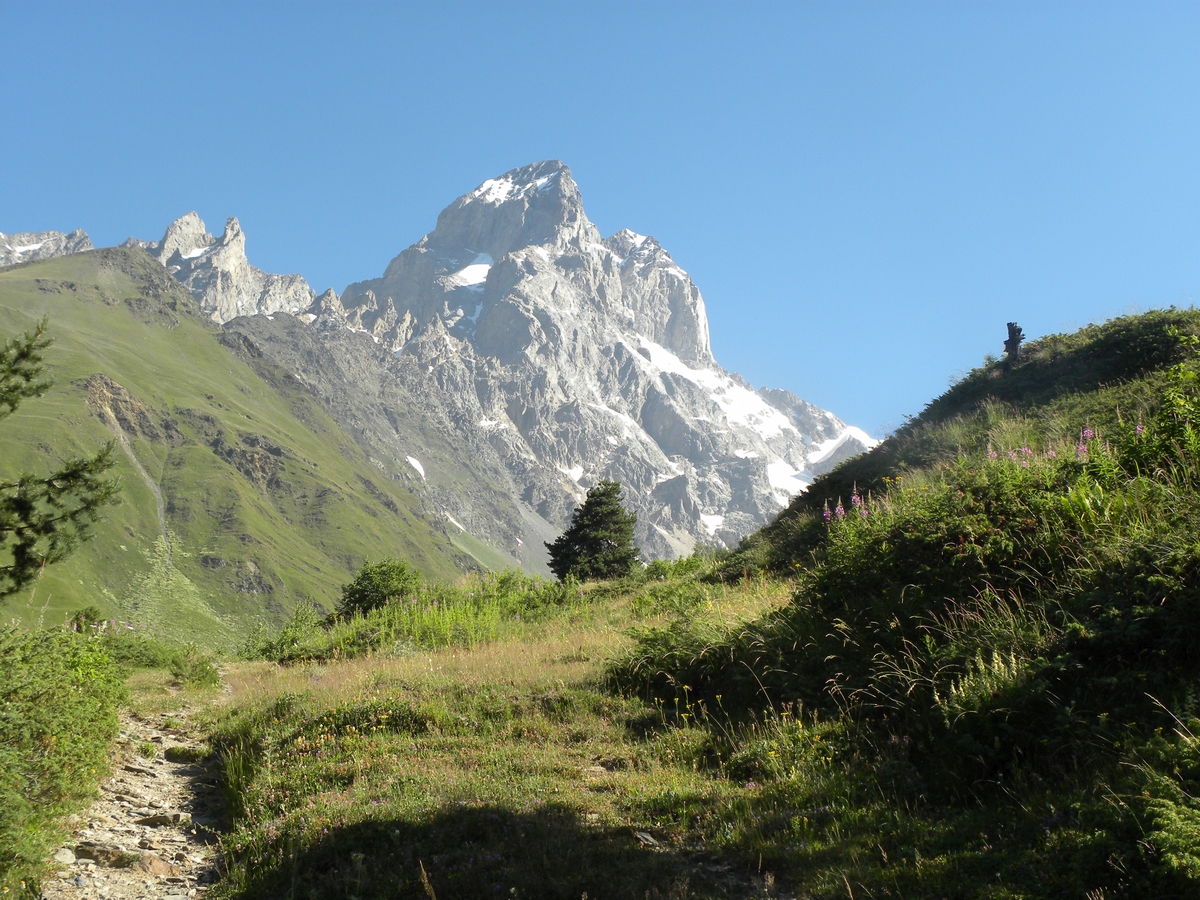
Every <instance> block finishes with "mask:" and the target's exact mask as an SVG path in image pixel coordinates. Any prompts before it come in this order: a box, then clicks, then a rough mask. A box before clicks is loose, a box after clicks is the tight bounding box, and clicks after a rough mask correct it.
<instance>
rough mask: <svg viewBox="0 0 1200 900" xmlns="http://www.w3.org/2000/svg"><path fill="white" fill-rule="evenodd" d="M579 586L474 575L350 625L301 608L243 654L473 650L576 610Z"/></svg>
mask: <svg viewBox="0 0 1200 900" xmlns="http://www.w3.org/2000/svg"><path fill="white" fill-rule="evenodd" d="M582 600H583V592H582V590H581V588H580V586H579V585H578V584H576V583H573V582H567V583H559V582H551V581H545V580H543V579H540V578H533V577H530V576H527V575H524V574H522V573H521V572H518V571H515V570H508V571H505V572H500V573H493V574H489V575H481V576H480V575H472V576H467V577H465V578H463V579H460V580H459V581H458V582H456V583H454V584H436V583H427V582H422V583H420V584H419V585H416V586H415V587H414V588H413V589H412V590H411V591H409V592H408V593H407V594H406V595H404V596H402V597H399V598H397V599H394V600H392V601H391V602H389V603H387V604H385V605H383V606H380V607H378V608H376V609H372V610H370V611H369V612H366V613H355V614H353V615H351V616H349V617H334V618H330V619H326V620H322V618H321V617H320V615H319V614H318V613H317V612H316V610H315V609H313V608H312V607H301V608H299V609H298V610H297V611H296V612H295V614H294V615H293V617H292V621H291V622H290V623H289V624H288V625H287V626H285V627H284V628H283V629H282V630H281V631H280V632H279V633H278V634H275V635H270V634H268V633H266V632H265V631H264V630H262V629H259V630H257V631H255V632H254V633H253V634H251V636H250V638H249V639H248V640H247V641H246V643H245V645H244V646H243V648H242V656H243V657H244V658H247V659H271V660H275V661H277V662H297V661H300V660H319V659H332V658H345V657H352V656H358V655H362V654H365V653H387V654H393V655H402V654H404V653H409V652H412V651H413V650H416V649H418V648H433V647H450V646H455V647H473V646H476V645H478V644H481V643H485V642H487V641H491V640H495V639H496V638H498V637H499V636H500V635H501V634H502V633H504V631H505V629H506V628H508V627H512V626H519V625H520V624H521V623H528V622H536V621H540V620H543V619H545V618H546V617H547V616H550V615H554V614H557V613H561V612H563V611H566V610H570V609H572V608H575V607H577V606H578V605H579V604H580V603H581V602H582Z"/></svg>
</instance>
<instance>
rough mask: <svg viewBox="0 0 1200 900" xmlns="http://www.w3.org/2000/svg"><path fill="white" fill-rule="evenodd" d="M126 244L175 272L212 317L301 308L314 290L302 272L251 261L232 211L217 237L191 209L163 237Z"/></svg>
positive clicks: (220, 319) (223, 319)
mask: <svg viewBox="0 0 1200 900" xmlns="http://www.w3.org/2000/svg"><path fill="white" fill-rule="evenodd" d="M122 246H125V247H135V246H136V247H141V248H142V249H143V250H145V251H146V252H147V253H149V254H150V255H151V256H153V257H154V258H155V259H157V260H158V261H159V262H160V263H162V264H163V265H164V266H166V267H167V270H168V271H169V272H170V273H171V274H172V275H174V276H175V277H176V278H177V279H178V280H179V281H180V282H181V283H182V284H183V285H184V286H185V287H186V288H187V289H188V290H189V291H190V292H191V294H192V296H193V297H195V298H196V302H197V303H199V304H200V308H201V309H202V310H203V311H204V312H205V313H207V314H208V315H209V317H210V318H212V320H213V321H214V322H219V323H221V324H224V323H225V322H228V321H229V320H230V319H234V318H237V317H238V316H253V315H271V314H273V313H277V312H286V313H292V314H295V313H298V312H300V311H302V310H304V309H306V308H307V307H308V306H310V305H311V304H312V301H313V298H314V297H315V296H316V294H315V293H314V292H313V289H312V288H310V287H309V286H308V282H307V281H305V280H304V278H303V277H302V276H300V275H272V274H270V273H268V272H264V271H263V270H262V269H258V268H255V267H254V266H252V265H250V262H249V260H248V259H247V258H246V235H245V233H244V232H243V231H242V226H241V224H240V223H239V222H238V220H237V219H236V218H234V217H232V216H231V217H230V218H229V219H228V220H226V222H225V231H224V232H223V233H222V234H221V236H220V237H219V238H216V237H213V236H212V235H211V234H209V233H208V231H207V230H206V229H205V226H204V221H203V220H202V219H201V218H200V217H199V216H198V215H197V214H196V213H195V212H194V211H193V212H189V213H187V214H186V215H183V216H180V217H179V218H178V219H176V220H175V221H174V222H172V223H171V224H170V225H169V226H167V230H166V233H165V234H164V235H163V237H162V240H160V241H140V240H138V239H137V238H132V237H131V238H129V240H127V241H126V242H125V243H124V244H123V245H122Z"/></svg>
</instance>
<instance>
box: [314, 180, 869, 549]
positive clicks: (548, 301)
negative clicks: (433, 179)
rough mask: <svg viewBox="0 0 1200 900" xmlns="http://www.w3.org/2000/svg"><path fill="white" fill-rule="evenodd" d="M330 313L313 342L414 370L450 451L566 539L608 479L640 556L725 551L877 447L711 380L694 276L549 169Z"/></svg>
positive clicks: (478, 208) (786, 403)
mask: <svg viewBox="0 0 1200 900" xmlns="http://www.w3.org/2000/svg"><path fill="white" fill-rule="evenodd" d="M341 304H342V306H343V308H344V313H341V314H340V315H337V316H335V315H333V314H332V313H331V312H330V310H331V309H332V307H331V306H330V305H329V304H324V305H323V306H322V311H321V312H320V314H319V316H318V315H317V313H318V311H317V310H315V309H314V310H313V314H314V320H315V321H314V323H313V324H314V326H315V327H318V328H321V329H325V332H326V333H328V334H331V335H332V334H339V335H345V334H346V332H348V331H351V332H366V333H367V334H368V335H369V336H370V338H371V341H370V343H371V344H372V345H374V346H375V347H377V348H378V350H379V351H384V352H386V353H387V354H388V357H389V360H390V361H389V366H391V367H392V368H393V369H395V370H396V371H409V367H411V370H412V371H413V372H415V373H417V376H416V377H419V378H420V379H421V382H422V387H421V390H422V391H423V392H425V394H426V395H427V396H430V397H433V396H443V397H444V398H445V402H446V404H448V407H447V408H448V409H452V410H453V412H447V413H445V415H446V417H447V419H448V420H450V421H454V422H459V423H464V424H463V425H462V426H461V427H463V428H466V429H467V432H466V433H464V434H463V435H460V436H459V441H460V442H465V443H464V445H465V444H468V443H472V441H475V440H476V439H479V438H483V439H485V440H486V443H487V445H488V446H490V447H491V448H492V449H491V451H489V452H494V453H496V454H498V459H499V460H501V462H502V465H503V467H504V469H505V470H506V471H507V472H508V473H509V475H508V477H511V478H513V479H514V485H515V487H516V489H517V491H518V494H519V495H520V496H521V497H522V498H523V502H524V503H526V504H528V505H529V506H531V507H533V509H534V510H535V511H536V512H537V514H538V515H540V516H541V517H543V518H544V519H546V520H547V521H549V522H551V523H552V524H553V525H555V526H557V525H560V524H561V523H562V522H563V521H565V518H566V517H567V516H568V515H569V512H570V509H571V507H572V506H573V505H574V504H575V503H576V502H578V500H579V499H580V497H581V496H582V492H583V491H584V490H585V489H586V487H587V486H588V485H590V484H593V483H595V481H596V480H598V479H600V478H614V479H615V480H617V481H620V482H621V483H622V484H623V485H624V486H625V488H626V494H627V497H628V502H630V503H631V504H632V505H633V506H634V507H636V508H637V509H638V511H639V516H640V517H641V518H640V521H641V522H642V523H643V524H642V525H641V526H639V528H640V531H639V539H640V540H641V541H642V546H643V547H644V548H645V549H646V550H647V552H648V553H650V554H652V555H656V556H671V555H675V554H678V553H684V552H687V551H688V550H690V548H691V547H692V546H693V545H694V543H695V542H696V541H698V540H702V541H706V542H719V543H724V544H730V543H733V542H736V540H737V539H738V538H740V537H741V536H742V535H744V534H746V533H747V532H749V531H751V530H753V528H755V527H757V526H759V525H762V524H765V523H766V522H767V521H769V520H770V518H771V517H772V516H773V515H774V514H775V512H776V511H778V509H779V508H780V507H781V506H782V505H784V504H786V503H787V502H788V500H789V499H790V497H791V495H793V494H795V493H796V492H798V491H799V490H802V489H803V488H804V487H805V486H806V484H807V483H808V482H809V481H811V480H812V478H813V477H814V476H815V475H816V474H817V470H818V469H820V468H821V466H823V465H825V464H827V463H828V462H829V460H834V461H836V459H840V458H841V457H842V456H843V455H845V454H848V453H852V452H854V450H856V449H857V450H862V449H866V447H867V446H869V445H870V443H871V441H870V438H868V437H866V436H865V435H863V434H862V433H861V432H859V431H857V430H856V429H850V428H848V427H847V426H846V425H844V424H843V423H841V422H840V421H838V420H837V419H836V417H834V416H832V415H830V414H828V413H825V412H824V411H823V410H816V409H815V408H809V407H808V405H807V404H805V403H804V401H802V400H800V399H799V398H796V397H794V396H792V395H791V394H787V393H786V392H766V391H755V390H754V389H752V388H751V387H750V386H749V385H747V384H746V383H745V381H744V380H742V379H741V378H740V377H738V376H737V375H736V374H733V373H729V372H726V371H725V370H724V369H723V368H721V366H720V365H718V364H717V362H716V360H715V359H713V355H712V349H711V345H710V340H709V330H708V316H707V312H706V309H705V305H704V299H703V297H702V296H701V294H700V291H699V288H697V287H696V285H695V284H694V283H693V282H692V280H691V278H690V277H689V276H688V274H687V272H686V271H684V270H683V269H682V268H681V267H680V266H679V265H678V264H677V263H676V262H675V261H674V259H672V257H671V255H670V254H669V253H668V252H667V251H666V250H665V249H664V248H663V247H662V245H661V244H660V243H659V242H658V241H657V240H655V239H654V238H653V237H650V236H648V235H644V234H639V233H638V232H635V231H633V230H631V229H628V228H626V229H621V230H620V231H618V232H617V233H616V234H614V235H612V236H611V237H609V238H607V239H602V238H601V236H600V234H599V233H598V231H597V230H596V228H595V227H594V226H593V225H592V223H591V222H590V221H589V220H588V218H587V216H586V214H585V213H584V208H583V201H582V198H581V197H580V194H579V191H578V188H577V187H576V185H575V182H574V180H573V179H572V177H571V172H570V170H569V169H568V168H567V167H566V166H565V165H563V164H562V163H560V162H557V161H550V162H540V163H534V164H532V165H529V166H524V167H522V168H520V169H513V170H512V171H509V172H506V173H505V174H503V175H500V176H497V177H495V178H490V179H488V180H486V181H484V182H483V183H482V184H480V185H479V186H478V187H476V188H475V189H474V190H473V191H471V192H469V193H467V194H464V195H462V196H461V197H459V198H458V199H457V200H456V201H455V202H454V203H452V204H451V205H450V206H448V207H447V208H446V209H445V210H443V211H442V213H441V214H440V215H439V216H438V220H437V226H436V227H435V228H434V229H433V231H431V232H429V233H428V234H427V235H425V237H423V238H422V239H421V240H420V241H418V242H417V243H415V244H413V245H412V246H411V247H409V248H408V249H406V250H404V251H403V252H402V253H401V254H400V255H398V256H397V257H396V258H395V259H393V260H392V261H391V263H390V264H389V265H388V266H387V269H386V270H385V272H384V274H383V276H382V277H380V278H375V279H371V280H369V281H363V282H358V283H356V284H352V285H349V286H348V287H347V288H346V290H345V291H344V292H343V294H342V297H341ZM342 339H344V338H342ZM363 346H364V349H366V350H370V349H371V348H370V347H368V346H367V345H366V344H364V345H363ZM430 392H432V393H430ZM472 445H473V446H474V444H472ZM479 452H482V451H479ZM454 515H456V516H458V515H459V514H458V512H455V513H454ZM460 518H461V517H460Z"/></svg>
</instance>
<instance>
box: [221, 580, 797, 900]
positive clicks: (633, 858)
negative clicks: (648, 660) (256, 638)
mask: <svg viewBox="0 0 1200 900" xmlns="http://www.w3.org/2000/svg"><path fill="white" fill-rule="evenodd" d="M654 587H655V586H654V585H651V586H650V589H651V591H653V589H654ZM660 587H661V586H660ZM704 590H705V593H704V594H703V595H702V598H701V602H700V603H696V604H693V605H692V609H693V613H694V614H697V615H706V616H714V617H721V618H722V619H724V620H728V619H732V618H743V617H746V616H748V615H751V614H753V613H755V612H757V611H760V610H762V609H763V608H765V607H766V606H768V605H772V604H775V603H778V602H780V601H781V600H782V599H784V598H785V597H786V594H787V588H786V587H782V586H780V585H779V584H778V583H774V584H773V585H771V586H767V585H764V584H758V583H748V584H746V585H735V586H732V587H712V588H709V587H707V586H706V587H705V589H704ZM646 593H647V592H646V591H640V592H636V593H633V594H632V595H631V593H630V592H628V591H626V592H621V593H614V594H613V595H612V596H609V597H598V598H596V600H597V602H596V603H595V604H594V606H593V608H592V609H591V610H590V612H589V614H588V615H587V616H586V617H575V618H574V619H573V620H564V621H557V622H549V623H541V624H539V625H536V626H530V627H529V629H528V630H527V632H526V634H525V635H524V638H523V639H519V640H509V641H504V642H495V643H490V644H485V645H481V646H478V647H475V648H473V649H455V648H447V649H442V650H438V651H426V652H417V653H412V654H410V655H406V656H403V657H399V658H394V657H385V656H377V657H369V658H361V659H352V660H337V661H332V662H328V663H322V664H304V665H296V666H292V667H280V666H276V665H273V664H267V663H250V664H241V665H237V666H232V667H230V669H229V671H228V672H227V675H226V680H227V682H228V684H229V686H230V688H231V690H232V696H231V702H230V703H229V704H227V706H226V708H225V709H224V710H223V711H222V712H221V713H220V715H219V717H218V718H217V720H216V721H214V723H213V729H212V731H213V734H212V738H211V739H212V741H213V743H214V746H216V747H217V748H218V750H219V751H220V752H221V753H222V754H223V755H224V759H225V773H226V779H227V782H228V784H229V788H230V791H231V800H232V801H233V803H234V808H235V809H236V810H238V812H239V815H238V824H237V827H236V829H235V831H234V832H233V833H232V834H231V835H230V836H229V838H228V841H227V846H226V850H227V852H228V854H229V858H230V860H231V866H230V872H229V877H228V878H227V880H226V882H225V883H224V885H223V887H222V888H221V890H222V891H224V892H225V894H226V895H227V896H245V897H249V896H263V897H265V896H281V895H284V894H285V893H287V892H292V895H294V896H297V897H303V896H313V897H317V896H320V897H326V896H342V895H346V896H358V897H392V896H395V897H402V896H420V895H422V892H423V890H424V889H423V887H422V885H421V881H420V878H421V867H422V866H424V870H425V872H426V873H428V877H429V879H430V883H431V884H432V886H433V888H434V889H435V890H436V891H437V892H438V893H439V895H440V896H443V897H450V896H452V897H484V896H486V897H495V896H498V895H499V896H505V897H509V896H514V895H516V896H520V895H523V894H528V895H530V896H539V897H559V896H561V897H564V898H565V897H570V898H572V900H577V898H578V897H580V896H581V895H582V894H583V893H584V892H588V894H589V896H592V897H610V896H637V897H639V898H641V897H644V896H646V895H647V893H649V894H650V896H664V897H665V896H668V895H669V894H670V895H673V896H682V895H683V894H682V893H681V892H685V893H688V895H695V894H696V893H697V892H700V893H699V895H702V896H741V895H744V894H745V893H746V892H747V891H749V890H751V889H752V887H753V885H752V879H751V877H750V876H751V874H752V870H749V869H747V868H746V867H745V866H744V865H742V866H741V868H740V869H739V870H738V871H735V870H734V869H732V868H730V862H731V861H730V860H727V859H725V857H724V856H722V855H720V854H716V853H714V852H713V851H712V850H711V849H710V848H709V847H708V846H707V845H706V844H705V842H704V840H703V837H702V835H701V834H700V833H699V832H697V831H696V830H695V829H694V828H693V827H692V825H693V824H694V821H695V820H698V817H697V816H696V815H695V812H694V810H695V809H696V808H698V807H704V808H707V809H717V808H721V807H726V806H732V805H736V803H737V802H738V800H737V798H738V797H739V796H741V795H742V794H745V793H746V792H747V790H750V791H753V788H750V789H748V788H747V787H746V786H745V785H744V784H740V783H736V782H731V781H729V780H727V779H725V778H724V777H722V776H721V775H720V774H719V773H714V772H713V771H710V770H709V769H708V768H707V767H706V766H705V765H703V764H702V763H703V753H704V750H703V746H702V745H703V744H704V736H703V733H702V732H700V731H699V730H695V731H694V732H693V731H688V730H682V731H681V730H680V729H678V728H676V727H673V726H671V725H669V724H668V718H669V717H668V716H667V715H665V714H664V712H663V711H662V710H660V709H656V708H655V707H654V706H653V705H646V704H643V703H641V702H639V701H636V700H628V699H622V698H617V697H613V696H609V695H606V694H605V693H603V692H602V691H601V690H600V689H599V688H598V684H599V679H600V675H601V673H602V668H603V664H604V661H605V660H606V659H607V658H608V657H610V656H611V655H612V654H613V653H615V652H616V651H617V650H619V649H620V648H621V647H622V646H624V645H625V644H626V643H627V642H628V640H629V638H628V637H627V635H625V634H624V633H623V631H621V630H620V629H618V628H616V627H614V626H615V624H616V623H617V622H620V621H625V622H628V620H629V617H630V615H631V613H630V610H631V608H633V607H635V606H637V605H638V604H639V603H640V604H641V608H642V611H643V615H642V616H641V618H642V620H643V621H645V622H648V623H649V622H654V621H658V620H661V619H662V618H663V617H664V616H668V615H677V614H679V613H678V610H667V611H657V610H655V609H653V607H652V604H653V603H654V602H655V599H654V597H653V596H652V597H651V599H650V601H649V602H647V601H646V600H645V599H644V598H645V596H646ZM659 595H660V596H664V595H666V596H667V601H668V602H675V601H676V600H678V596H679V594H678V592H676V593H675V594H674V595H669V594H668V593H667V592H662V591H660V592H659ZM685 811H686V812H685ZM743 863H744V861H743ZM281 892H283V893H281ZM672 892H673V894H672Z"/></svg>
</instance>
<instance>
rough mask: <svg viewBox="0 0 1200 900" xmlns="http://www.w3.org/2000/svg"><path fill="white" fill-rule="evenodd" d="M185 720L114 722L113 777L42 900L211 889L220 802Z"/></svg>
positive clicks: (210, 768)
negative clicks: (116, 735) (118, 725)
mask: <svg viewBox="0 0 1200 900" xmlns="http://www.w3.org/2000/svg"><path fill="white" fill-rule="evenodd" d="M186 715H187V713H186V712H183V713H175V714H173V715H167V714H164V715H156V716H147V717H141V716H138V715H136V714H126V715H124V716H123V717H122V719H121V736H120V739H119V740H120V743H119V751H118V756H117V759H116V761H115V762H114V764H113V772H112V777H110V778H109V779H107V780H106V781H105V782H103V783H102V784H101V785H100V794H101V796H100V799H99V800H97V801H96V802H95V803H94V804H93V805H92V806H91V808H90V809H88V810H86V811H85V812H83V813H82V814H80V815H79V816H76V817H75V820H76V821H75V834H74V835H73V836H72V838H71V839H70V840H69V841H67V843H66V844H65V845H64V846H63V847H62V848H61V849H59V850H58V852H57V853H55V854H54V863H55V864H56V865H57V866H58V870H59V872H58V877H57V878H51V879H49V880H48V881H47V882H46V883H45V884H43V886H42V897H43V898H45V900H85V898H87V900H91V898H106V900H109V898H111V900H118V898H120V900H143V898H145V900H185V898H190V897H199V896H203V895H204V893H205V892H206V890H207V888H208V886H209V885H211V884H212V883H213V882H215V881H216V880H217V865H218V861H219V860H218V855H217V848H216V842H217V832H218V829H219V828H220V823H221V821H222V817H223V800H222V797H221V792H220V788H219V787H218V784H217V778H216V771H215V767H214V765H213V763H212V761H211V760H210V761H207V762H206V761H204V760H203V759H201V758H200V755H201V752H202V751H201V747H200V744H199V742H198V741H197V740H195V739H194V738H192V737H191V736H189V734H188V733H187V730H186V727H187V726H186Z"/></svg>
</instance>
